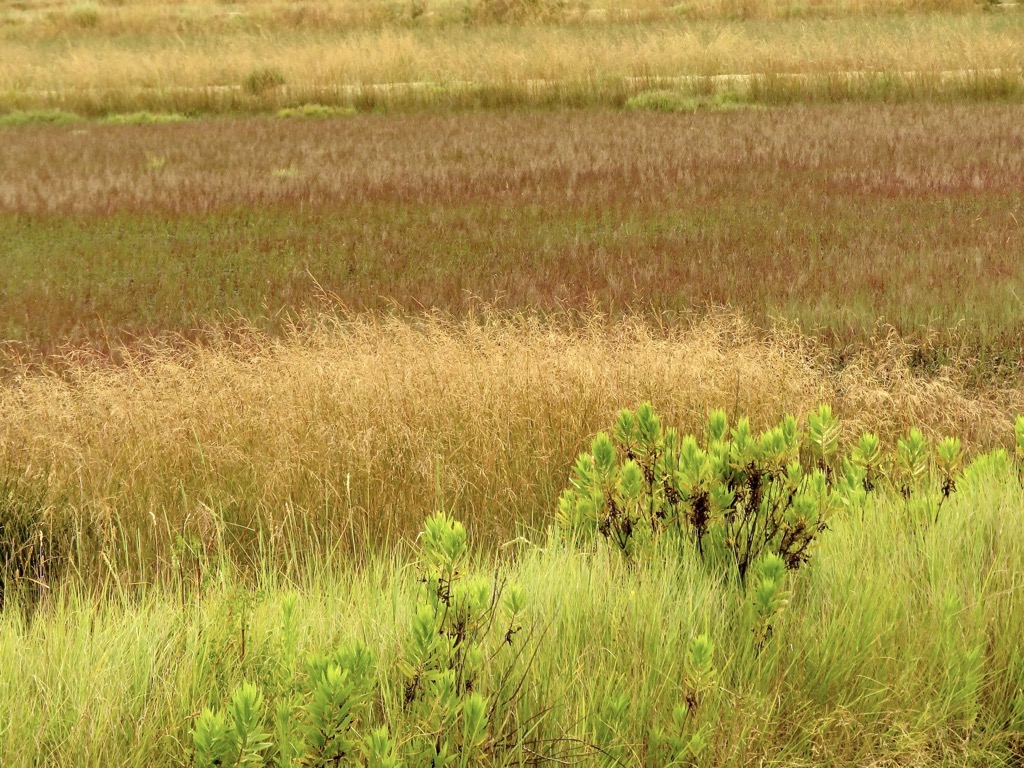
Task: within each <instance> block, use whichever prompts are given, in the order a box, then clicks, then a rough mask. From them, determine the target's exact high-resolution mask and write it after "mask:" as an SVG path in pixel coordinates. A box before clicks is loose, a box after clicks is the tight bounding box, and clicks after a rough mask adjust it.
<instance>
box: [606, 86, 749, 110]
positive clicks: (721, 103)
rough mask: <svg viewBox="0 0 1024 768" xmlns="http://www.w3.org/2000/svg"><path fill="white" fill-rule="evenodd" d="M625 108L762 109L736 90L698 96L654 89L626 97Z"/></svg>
mask: <svg viewBox="0 0 1024 768" xmlns="http://www.w3.org/2000/svg"><path fill="white" fill-rule="evenodd" d="M625 107H626V109H630V110H637V111H650V112H696V111H698V110H707V111H710V112H727V111H730V110H736V109H763V105H760V104H757V103H756V102H754V101H752V100H751V99H749V98H748V97H746V96H744V95H743V94H741V93H739V92H737V91H731V90H730V91H720V92H717V93H713V94H711V95H708V96H699V95H694V94H689V93H685V92H681V91H673V90H655V91H645V92H643V93H638V94H637V95H636V96H631V97H630V98H628V99H626V104H625Z"/></svg>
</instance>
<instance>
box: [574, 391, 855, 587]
mask: <svg viewBox="0 0 1024 768" xmlns="http://www.w3.org/2000/svg"><path fill="white" fill-rule="evenodd" d="M808 422H809V423H808V432H807V436H806V440H804V439H802V437H801V435H800V434H799V431H798V428H797V422H796V419H795V418H793V417H792V416H787V417H786V418H785V419H784V420H783V421H782V423H781V424H779V425H778V426H777V427H775V428H773V429H770V430H768V431H766V432H763V433H761V434H760V435H756V436H755V435H754V434H753V433H752V431H751V428H750V422H749V420H747V419H745V418H744V419H740V420H739V421H738V422H737V424H736V426H735V427H733V428H731V429H730V427H729V423H728V419H727V418H726V415H725V412H724V411H721V410H718V411H715V412H714V413H712V414H711V418H710V420H709V423H708V434H707V438H706V439H704V440H698V438H697V437H695V436H693V435H686V436H680V435H679V433H678V432H677V431H676V430H674V429H671V428H669V429H663V428H662V425H661V421H660V419H659V418H658V416H657V415H656V414H655V413H654V409H653V408H652V407H651V405H650V404H649V403H648V404H644V405H642V406H640V408H639V409H638V410H637V411H636V412H635V413H634V412H633V411H630V410H624V411H622V412H621V413H620V414H619V418H618V422H617V423H616V426H615V429H614V432H613V435H608V434H606V433H600V434H598V435H597V437H596V438H595V439H594V441H593V443H592V445H591V450H590V452H589V453H584V454H581V455H580V457H579V458H578V459H577V461H576V465H575V467H574V470H573V478H572V487H571V488H570V489H567V490H566V491H565V492H564V493H563V494H562V496H561V498H560V499H559V505H558V514H557V521H558V523H559V525H561V526H562V527H563V528H565V529H567V530H569V531H572V532H573V533H574V535H577V536H579V535H583V536H590V535H594V534H598V535H601V536H604V537H605V538H607V539H609V540H610V541H612V542H613V543H614V544H615V545H616V546H617V547H618V548H619V549H620V550H621V551H622V552H623V553H625V554H626V555H631V554H633V553H634V552H635V551H636V550H637V549H638V548H643V546H644V545H645V544H646V543H647V542H649V541H651V540H654V539H659V538H661V537H662V536H663V535H666V534H667V535H669V536H673V537H677V538H679V539H683V540H688V541H690V542H692V544H693V546H694V550H695V551H696V553H697V554H698V556H699V557H700V558H701V559H702V560H710V561H719V562H722V563H723V564H725V567H726V568H727V569H728V570H730V571H731V572H733V573H734V575H735V576H736V577H737V578H738V580H739V582H740V583H741V584H745V583H746V581H747V575H748V572H749V570H750V568H751V566H752V565H753V564H754V563H756V562H757V561H758V560H760V558H761V557H762V556H764V555H767V554H774V555H776V556H778V557H779V558H781V560H782V562H784V563H785V566H786V567H787V568H788V569H790V570H793V569H796V568H798V567H799V566H800V565H801V564H802V563H804V562H806V560H807V559H808V558H809V557H810V553H811V549H812V547H813V545H814V542H815V540H816V538H817V537H818V535H819V534H820V533H821V532H822V531H823V530H824V529H825V527H826V525H827V522H828V518H829V517H830V516H831V515H832V514H834V513H835V512H836V511H837V510H838V509H840V508H842V507H850V506H857V505H859V504H860V502H861V501H862V499H863V489H862V487H861V482H862V479H863V478H862V476H861V474H860V472H859V470H858V469H856V467H855V466H854V465H853V464H851V463H850V462H846V463H845V468H846V473H845V474H844V475H843V477H842V481H836V479H835V477H836V474H835V471H834V462H835V451H836V445H837V443H836V441H837V439H838V424H837V422H836V420H835V419H834V418H833V417H832V414H831V410H830V409H829V408H828V407H827V406H822V408H821V409H819V411H818V412H817V413H815V414H812V415H811V417H810V418H809V419H808ZM802 453H803V454H804V456H805V460H804V461H801V454H802Z"/></svg>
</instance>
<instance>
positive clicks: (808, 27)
mask: <svg viewBox="0 0 1024 768" xmlns="http://www.w3.org/2000/svg"><path fill="white" fill-rule="evenodd" d="M1022 23H1024V14H1022V13H1009V14H993V15H987V14H980V13H979V14H968V15H962V16H956V15H953V16H950V15H927V16H907V17H893V18H883V19H855V20H840V21H829V22H820V21H818V22H815V21H806V22H804V21H802V22H799V23H795V22H794V23H786V22H753V21H751V22H732V23H717V22H716V23H710V22H707V23H705V22H701V23H692V24H669V23H657V24H628V25H609V26H599V27H589V26H584V27H564V26H558V25H555V26H549V25H544V26H535V25H527V26H509V27H504V26H503V27H483V28H475V27H469V28H461V27H457V28H454V29H451V30H444V31H437V30H431V29H411V30H401V29H398V30H396V29H390V28H385V29H379V30H362V31H352V32H349V33H336V32H335V33H331V32H325V31H319V32H318V31H306V32H292V33H285V34H280V35H275V36H273V37H270V36H267V35H266V34H265V33H263V32H260V33H247V32H241V31H239V32H235V33H222V34H217V33H206V34H202V33H200V34H190V35H184V36H183V35H153V36H151V37H146V36H143V37H138V36H127V37H125V38H118V37H109V36H103V35H97V36H89V37H84V38H71V39H66V38H64V37H61V38H60V39H59V40H55V41H47V40H19V39H13V40H7V41H5V56H4V59H3V60H2V61H0V110H4V111H12V110H22V111H31V110H44V109H54V108H60V109H64V110H66V111H72V112H78V113H82V114H108V113H111V112H137V111H140V110H148V111H152V112H182V113H189V112H201V113H226V112H268V111H275V110H277V109H280V108H285V107H297V106H300V105H301V104H303V103H307V102H318V103H322V104H325V105H327V106H356V107H361V108H364V109H365V108H377V107H381V108H398V109H403V108H410V107H412V108H415V107H424V106H427V107H435V108H453V107H460V108H466V107H478V106H488V105H490V106H508V105H544V104H555V105H608V106H610V105H616V104H621V103H623V102H624V101H625V99H627V98H629V97H630V96H633V95H635V94H636V93H637V92H639V91H642V90H644V89H648V88H651V87H664V85H665V83H664V82H663V80H664V79H665V78H680V77H682V78H696V81H695V83H693V84H692V85H691V86H690V87H691V88H693V89H701V88H703V89H704V90H706V89H707V88H708V87H710V85H711V84H712V83H713V82H714V81H702V80H701V78H709V77H713V76H728V75H735V74H741V75H755V76H757V78H756V79H755V80H754V81H753V84H754V85H755V86H756V87H755V88H754V90H755V91H756V94H755V95H756V96H757V98H758V99H759V100H760V101H767V102H770V101H773V100H776V101H777V100H780V99H785V100H793V99H799V100H828V101H837V100H849V99H860V100H862V99H889V100H915V99H916V100H920V99H926V98H927V99H974V100H991V99H1000V98H1001V99H1007V98H1009V99H1019V98H1020V92H1021V84H1020V73H1021V67H1022V66H1024V62H1022V60H1021V55H1020V45H1019V38H1020V30H1021V26H1022ZM226 50H227V51H230V56H225V53H224V52H225V51H226ZM370 51H372V55H368V52H370ZM943 72H959V73H968V74H966V75H964V76H957V77H949V76H942V75H941V73H943ZM848 73H863V74H855V75H850V74H848ZM874 73H883V74H877V75H876V74H874ZM792 76H800V77H798V78H796V79H793V77H792ZM410 84H411V85H410ZM733 85H735V84H733Z"/></svg>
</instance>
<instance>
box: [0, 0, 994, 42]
mask: <svg viewBox="0 0 1024 768" xmlns="http://www.w3.org/2000/svg"><path fill="white" fill-rule="evenodd" d="M984 6H985V4H984V3H982V2H980V1H979V0H684V1H683V2H678V3H677V2H675V0H391V1H390V2H388V1H384V2H382V1H381V0H317V1H316V2H308V1H303V0H299V1H298V2H296V0H285V1H282V0H236V1H232V0H213V1H211V0H206V1H205V2H204V1H203V0H196V1H193V2H188V1H186V0H99V2H87V1H86V2H83V1H82V0H19V1H18V2H11V3H8V4H7V5H5V6H4V7H3V8H2V9H0V28H3V27H7V28H8V29H9V30H11V31H14V32H15V33H16V34H18V35H22V36H33V37H48V36H58V35H68V34H76V33H77V34H83V33H90V32H91V33H95V32H104V33H108V34H109V33H115V34H146V33H150V34H152V33H167V34H176V33H180V32H182V31H183V30H195V29H206V30H209V29H217V30H227V31H235V30H238V29H249V30H251V29H253V28H257V27H258V28H260V29H263V30H265V31H270V30H275V31H276V30H281V29H295V28H315V29H325V28H328V29H329V28H336V29H351V28H353V27H360V26H372V27H379V26H382V25H395V26H417V25H418V26H435V25H438V24H442V25H447V24H452V23H462V24H466V23H471V24H472V23H480V22H483V23H493V22H499V23H500V22H516V23H522V22H538V21H539V22H547V23H552V22H555V23H565V24H587V25H595V24H602V23H607V22H622V21H631V22H635V21H650V20H661V19H679V18H683V19H777V18H805V17H813V18H820V17H829V18H831V17H842V16H862V15H886V14H904V13H908V12H909V13H914V12H929V11H952V12H965V11H971V10H978V9H980V8H982V7H984Z"/></svg>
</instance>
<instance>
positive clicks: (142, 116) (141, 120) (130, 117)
mask: <svg viewBox="0 0 1024 768" xmlns="http://www.w3.org/2000/svg"><path fill="white" fill-rule="evenodd" d="M187 119H188V118H187V117H185V115H182V114H178V113H177V112H129V113H127V114H115V115H107V116H106V117H105V118H103V122H105V123H110V124H111V125H160V124H164V123H181V122H184V121H185V120H187Z"/></svg>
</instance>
